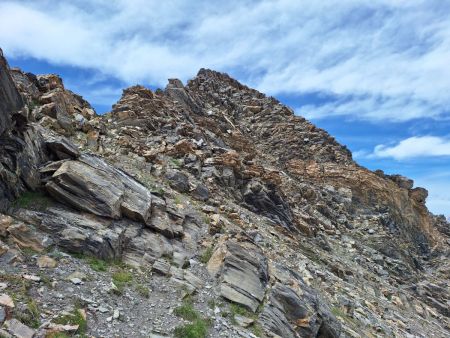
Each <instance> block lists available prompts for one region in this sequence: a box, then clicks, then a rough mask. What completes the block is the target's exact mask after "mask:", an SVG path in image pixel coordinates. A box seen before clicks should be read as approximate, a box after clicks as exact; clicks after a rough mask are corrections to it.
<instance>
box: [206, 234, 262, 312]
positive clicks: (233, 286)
mask: <svg viewBox="0 0 450 338" xmlns="http://www.w3.org/2000/svg"><path fill="white" fill-rule="evenodd" d="M249 252H252V255H251V256H250V255H248V253H249ZM215 255H216V256H221V255H224V257H223V267H222V273H221V274H222V279H223V280H222V284H221V288H220V292H221V295H222V296H223V297H224V298H226V299H229V300H231V301H233V302H235V303H238V304H241V305H243V306H246V307H248V308H249V309H250V310H251V311H253V312H255V311H256V309H257V308H258V306H259V304H260V303H261V301H262V300H263V298H264V294H265V286H266V284H267V282H268V272H267V261H266V258H265V257H264V256H263V255H262V253H261V252H260V251H259V249H258V247H256V246H254V245H251V244H250V243H242V244H238V243H235V242H228V243H226V245H225V247H223V248H220V249H219V251H217V252H216V254H215ZM210 269H212V267H210Z"/></svg>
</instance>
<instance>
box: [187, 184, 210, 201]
mask: <svg viewBox="0 0 450 338" xmlns="http://www.w3.org/2000/svg"><path fill="white" fill-rule="evenodd" d="M191 194H192V196H193V197H194V198H195V199H197V200H200V201H206V200H207V199H208V198H209V190H208V187H207V186H206V185H204V184H201V183H199V184H197V186H196V187H195V189H194V190H192V191H191Z"/></svg>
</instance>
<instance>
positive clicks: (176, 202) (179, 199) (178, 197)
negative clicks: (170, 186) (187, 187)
mask: <svg viewBox="0 0 450 338" xmlns="http://www.w3.org/2000/svg"><path fill="white" fill-rule="evenodd" d="M174 202H175V204H182V202H183V201H182V200H181V198H180V196H175V199H174Z"/></svg>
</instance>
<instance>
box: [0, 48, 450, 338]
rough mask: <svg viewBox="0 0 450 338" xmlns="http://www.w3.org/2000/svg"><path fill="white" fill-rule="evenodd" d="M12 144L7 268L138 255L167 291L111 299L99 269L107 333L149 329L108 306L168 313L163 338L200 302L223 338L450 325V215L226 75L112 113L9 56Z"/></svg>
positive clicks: (2, 94)
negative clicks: (179, 306)
mask: <svg viewBox="0 0 450 338" xmlns="http://www.w3.org/2000/svg"><path fill="white" fill-rule="evenodd" d="M0 144H1V146H2V147H1V148H0V211H1V212H3V213H7V214H8V216H6V215H0V265H1V268H2V269H3V268H4V269H5V270H7V271H9V272H11V273H17V269H18V267H20V266H22V267H23V266H28V262H29V260H27V258H26V255H25V252H26V250H35V251H36V252H37V253H38V254H39V255H41V254H43V253H44V252H51V251H52V250H59V249H62V250H64V251H67V252H70V253H76V254H84V255H87V256H89V257H90V256H93V257H96V258H98V259H103V260H106V261H116V260H121V261H122V262H124V263H126V264H128V265H129V266H131V267H133V269H137V270H136V271H140V272H139V273H140V274H144V275H145V281H144V283H153V284H152V288H153V289H154V290H155V291H154V294H155V295H153V291H152V292H148V295H147V296H148V298H149V299H148V300H146V301H140V302H128V301H127V300H128V299H133V297H138V296H136V295H135V296H129V295H128V294H127V295H126V296H124V298H121V299H117V298H115V297H121V292H123V290H122V291H121V287H124V285H126V282H123V283H125V284H123V285H120V284H119V282H117V281H115V282H116V283H118V285H115V284H114V283H112V284H114V287H112V288H111V289H110V290H109V291H107V292H105V291H104V290H105V288H107V285H109V284H111V281H105V280H104V278H105V276H104V275H102V273H101V272H99V271H97V272H95V273H96V274H95V278H92V279H91V280H89V279H85V280H83V278H79V277H82V276H81V275H80V276H75V277H73V276H72V278H69V281H70V283H72V284H73V285H76V286H77V289H76V292H80V293H83V292H84V294H83V297H82V298H83V299H82V300H83V302H88V303H89V302H90V303H89V305H87V306H86V309H87V312H88V313H91V312H95V313H96V316H97V317H98V318H103V317H104V318H103V319H104V321H103V322H102V321H95V322H94V323H92V324H90V325H88V326H89V330H90V331H89V332H90V333H91V334H92V335H94V336H105V335H106V336H124V337H125V336H133V337H140V336H148V333H149V332H147V331H145V330H141V331H139V332H137V331H136V329H135V328H133V326H129V327H128V326H126V325H125V324H123V325H122V324H120V323H119V317H120V315H117V316H116V317H117V318H115V317H114V316H115V312H114V315H113V316H110V317H105V316H106V315H103V313H106V312H107V311H108V310H107V309H106V308H105V307H103V306H101V307H98V304H97V303H110V304H111V303H114V304H117V303H123V304H124V305H123V306H124V307H125V308H126V310H125V311H126V312H129V313H130V316H129V317H126V320H124V321H123V322H130V323H131V322H133V321H135V320H136V318H140V317H142V316H146V315H147V314H152V317H157V316H160V318H162V319H161V320H162V322H163V325H161V326H162V327H161V329H160V330H159V331H158V334H159V333H161V334H165V335H172V334H173V331H174V327H175V325H178V324H179V323H178V322H179V320H178V319H177V318H176V317H175V315H176V312H177V311H173V309H174V304H175V303H176V302H179V298H180V297H186V295H187V294H190V295H191V296H190V297H188V298H190V299H193V301H194V302H195V306H197V307H199V308H201V311H202V313H204V314H208V316H211V322H213V323H214V325H212V326H211V327H210V329H209V330H210V331H209V335H210V336H211V337H215V336H218V335H219V334H223V335H225V336H229V337H236V336H243V337H253V336H252V333H250V330H253V332H255V333H258V334H259V335H261V336H267V337H272V336H280V337H339V336H342V337H369V336H386V337H393V336H398V337H410V336H417V337H429V336H435V337H444V336H446V335H448V333H449V325H450V320H449V313H448V305H449V297H448V295H449V291H450V290H449V287H448V281H449V278H450V275H449V271H450V270H449V267H448V259H449V257H450V253H449V245H450V239H449V234H450V231H449V230H448V229H449V223H448V222H447V221H446V220H445V217H438V216H433V215H431V214H430V213H429V212H428V210H427V209H426V204H425V200H426V197H427V191H426V190H425V189H423V188H417V187H414V184H413V182H412V180H410V179H408V178H405V177H403V176H400V175H385V174H384V173H383V172H381V171H377V172H371V171H369V170H367V169H365V168H363V167H361V166H359V165H358V164H357V163H355V162H354V161H353V160H352V156H351V153H350V152H349V150H348V149H347V148H346V147H345V146H342V145H340V144H339V143H337V142H336V140H334V138H333V137H331V136H330V135H328V134H327V133H326V132H325V131H323V130H321V129H319V128H317V127H315V126H314V125H312V124H311V123H309V122H308V121H306V120H305V119H303V118H301V117H298V116H295V115H294V114H293V111H292V110H291V109H290V108H288V107H286V106H284V105H282V104H281V103H280V102H278V101H277V100H275V99H274V98H270V97H266V96H265V95H263V94H262V93H259V92H257V91H256V90H253V89H250V88H248V87H246V86H244V85H242V84H240V83H239V82H238V81H236V80H234V79H232V78H230V77H229V76H228V75H226V74H222V73H218V72H214V71H211V70H206V69H202V70H200V71H199V73H198V74H197V76H196V77H195V78H194V79H192V80H191V81H189V82H188V83H187V85H183V83H182V82H181V81H180V80H177V79H171V80H169V84H168V85H167V87H166V88H165V89H164V90H157V91H155V92H153V91H151V90H149V89H147V88H145V87H142V86H133V87H130V88H127V89H125V90H124V91H123V95H122V97H121V99H120V100H119V101H118V102H117V103H116V104H115V105H114V106H113V107H112V111H111V112H110V113H107V114H105V115H103V116H98V115H96V114H95V112H94V111H93V109H92V108H91V106H90V105H89V103H87V102H86V101H85V100H84V99H82V98H81V97H80V96H78V95H76V94H74V93H72V92H70V91H69V90H67V89H66V88H65V87H64V84H63V82H62V79H61V78H59V77H58V76H57V75H33V74H31V73H24V72H22V71H21V70H19V69H12V70H11V69H9V68H8V66H7V64H6V61H5V60H4V58H3V57H2V56H0ZM21 195H22V196H21ZM20 196H21V197H20ZM18 262H20V264H18ZM64 264H66V263H64ZM64 264H62V266H64ZM70 264H72V263H70ZM74 264H75V263H74ZM76 264H78V265H77V266H79V265H80V264H82V263H79V262H78V263H76ZM130 269H131V268H130ZM147 269H149V271H150V270H151V274H146V273H147V272H146V271H147ZM131 270H132V269H131ZM131 270H130V271H131ZM87 271H90V270H87ZM133 271H134V270H133ZM89 273H92V271H91V272H89ZM122 273H123V271H122ZM27 276H28V275H27ZM53 276H56V274H54V275H53ZM27 278H31V277H27ZM33 278H34V277H33ZM55 278H57V277H55ZM97 279H98V281H97ZM34 280H37V279H36V278H34ZM66 282H67V281H66ZM94 282H98V283H99V284H97V285H95V284H92V283H94ZM0 283H1V281H0ZM61 283H65V282H62V281H61ZM83 283H85V284H86V285H90V287H93V289H92V290H97V289H99V290H100V291H98V292H97V293H95V292H94V291H92V290H90V289H89V288H88V287H86V289H83ZM72 284H71V285H72ZM1 285H2V284H0V286H1ZM55 285H57V283H56V284H55ZM63 285H64V284H63ZM166 285H169V287H168V288H169V289H168V290H166V291H164V290H163V289H164V287H165V286H166ZM141 286H142V285H141ZM1 287H2V288H3V286H1ZM8 287H11V286H10V285H8V286H7V288H8ZM56 288H58V286H56ZM138 289H139V288H138V287H137V286H136V290H138ZM158 289H161V290H159V291H158ZM40 290H41V289H39V290H36V291H33V292H35V294H36V295H37V296H36V297H37V299H39V300H42V299H43V298H45V297H46V296H42V294H43V293H42V292H41V291H40ZM67 290H72V291H73V288H72V287H67V285H66V287H64V288H60V289H57V290H51V289H49V290H47V292H48V293H49V294H54V292H59V293H65V292H69V291H67ZM129 292H131V293H132V292H135V291H131V290H129ZM136 292H137V291H136ZM141 292H142V289H141ZM144 293H145V292H144ZM44 294H45V293H44ZM145 294H147V293H145ZM179 294H181V296H179ZM97 296H98V297H99V298H98V299H100V300H98V301H92V300H91V298H93V297H94V298H95V297H97ZM58 297H59V296H58ZM58 297H56V298H58ZM63 297H64V296H63ZM66 297H69V294H66ZM177 297H178V298H177ZM58 299H59V298H58ZM219 299H222V300H225V301H226V303H222V301H220V302H219ZM46 301H48V300H46ZM122 301H123V302H122ZM57 303H58V301H55V302H54V303H52V304H51V306H48V307H46V308H51V309H52V311H55V312H58V311H60V310H61V309H60V308H59V307H58V306H57ZM78 303H79V300H77V304H78ZM208 303H211V304H213V306H211V307H212V308H211V309H208V308H207V305H206V304H208ZM219 303H220V304H223V305H221V307H223V308H221V307H219V306H217V305H214V304H219ZM94 304H95V306H94ZM168 304H169V305H168ZM19 305H20V304H19ZM22 305H24V304H22ZM146 306H147V307H146ZM100 308H102V310H101V311H100V310H99V309H100ZM169 308H170V311H168V310H167V309H169ZM1 309H2V307H1V306H0V310H1ZM56 309H57V310H56ZM8 311H9V310H8ZM102 311H103V312H102ZM120 311H122V309H121V310H120ZM154 313H157V314H156V315H153V314H154ZM0 314H1V311H0ZM14 315H16V313H15V314H14ZM17 316H18V315H17ZM102 316H103V317H102ZM126 316H128V314H126ZM51 320H53V319H52V318H49V321H51ZM1 321H2V320H1V316H0V322H1ZM111 322H113V323H114V324H117V325H111V324H110V323H111ZM108 323H109V324H108ZM155 323H156V324H157V325H160V324H161V322H160V320H159V319H157V320H155V321H154V322H153V324H155ZM53 324H54V323H53ZM156 324H155V325H156ZM46 325H47V324H46ZM133 325H134V324H133ZM146 325H147V323H143V322H140V324H138V325H137V326H143V327H145V328H147V326H146ZM54 327H55V326H52V327H50V326H45V325H42V326H41V327H39V328H38V330H37V331H38V334H41V335H44V336H45V334H46V333H49V332H51V330H54ZM4 328H5V329H6V330H9V332H11V327H10V326H8V325H6V326H4ZM149 330H150V329H149ZM152 330H153V329H152ZM52 332H53V331H52ZM430 333H431V335H430ZM0 334H1V331H0ZM33 334H34V333H33Z"/></svg>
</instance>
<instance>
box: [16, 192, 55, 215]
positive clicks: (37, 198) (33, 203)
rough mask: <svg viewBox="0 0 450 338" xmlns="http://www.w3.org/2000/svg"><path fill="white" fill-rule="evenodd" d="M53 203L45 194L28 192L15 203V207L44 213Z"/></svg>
mask: <svg viewBox="0 0 450 338" xmlns="http://www.w3.org/2000/svg"><path fill="white" fill-rule="evenodd" d="M52 203H53V201H52V199H51V198H50V197H49V196H48V195H46V194H45V193H43V192H40V191H26V192H24V193H23V194H22V195H21V196H20V197H19V198H18V199H16V200H15V201H14V203H13V206H14V207H16V208H23V209H33V210H37V211H43V210H46V209H47V208H48V207H49V206H50V205H52Z"/></svg>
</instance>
